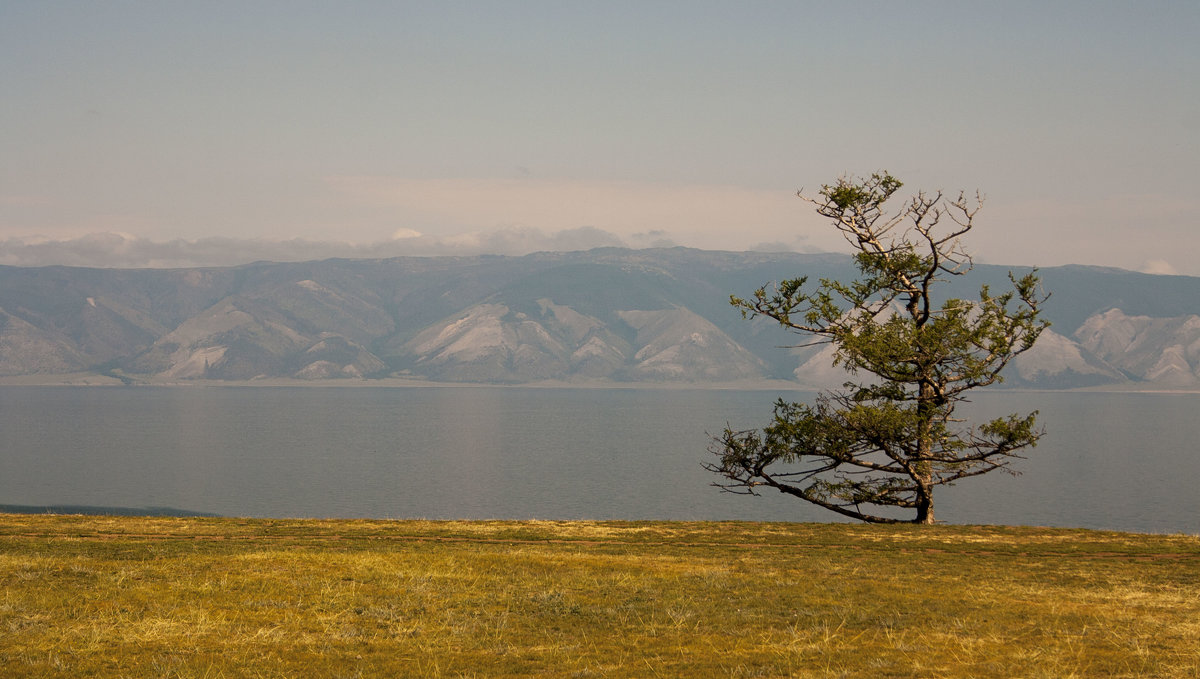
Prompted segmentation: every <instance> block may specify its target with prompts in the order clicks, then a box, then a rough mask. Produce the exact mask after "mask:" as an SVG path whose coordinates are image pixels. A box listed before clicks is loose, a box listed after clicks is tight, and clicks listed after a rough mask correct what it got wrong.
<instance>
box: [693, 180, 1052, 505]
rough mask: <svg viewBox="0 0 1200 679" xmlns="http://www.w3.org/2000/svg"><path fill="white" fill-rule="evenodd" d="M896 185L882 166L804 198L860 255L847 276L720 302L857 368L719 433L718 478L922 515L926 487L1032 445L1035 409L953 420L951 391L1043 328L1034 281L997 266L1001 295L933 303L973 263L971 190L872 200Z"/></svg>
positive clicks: (978, 383)
mask: <svg viewBox="0 0 1200 679" xmlns="http://www.w3.org/2000/svg"><path fill="white" fill-rule="evenodd" d="M900 186H901V183H900V182H899V180H897V179H895V178H894V177H892V176H891V175H889V174H887V173H886V172H884V173H876V174H874V175H871V177H870V178H868V179H865V180H858V179H855V178H853V177H844V178H842V179H839V180H838V182H837V183H836V184H834V185H826V186H823V187H822V189H821V191H820V193H819V198H815V199H812V198H807V197H805V196H803V194H801V197H802V198H804V199H805V200H807V201H808V202H810V203H812V204H813V205H814V206H815V207H816V210H817V212H818V214H821V215H822V216H825V217H828V218H829V219H831V220H832V221H833V224H834V226H835V227H836V228H837V229H838V230H839V231H840V232H841V233H842V235H843V236H844V237H845V238H846V241H847V242H848V243H850V245H851V246H852V247H854V248H855V249H856V250H857V253H856V255H855V262H856V264H857V267H858V271H859V277H858V278H857V279H855V280H853V281H849V282H843V281H836V280H827V279H822V280H821V281H820V282H819V283H818V284H817V285H816V286H811V285H809V281H808V278H807V277H803V276H802V277H799V278H794V279H790V280H784V281H781V282H780V283H778V284H777V285H776V286H774V288H773V289H768V287H767V286H763V287H761V288H759V289H758V290H756V291H755V292H754V295H753V297H751V298H750V299H743V298H740V297H736V296H733V297H731V298H730V301H731V302H732V304H733V305H734V306H736V307H738V308H740V309H741V311H742V314H743V316H745V317H747V318H751V317H754V316H760V315H761V316H766V317H769V318H772V319H775V320H776V321H778V322H779V323H780V324H781V325H782V326H784V327H786V328H789V329H790V330H793V331H795V332H797V333H800V334H802V335H807V336H809V337H812V338H815V342H817V343H831V344H832V345H833V347H834V350H835V352H834V364H835V365H841V366H843V367H845V369H846V370H847V372H848V374H849V375H859V374H863V373H865V374H867V377H866V378H865V379H864V380H863V381H862V382H859V383H853V382H847V383H846V384H845V385H844V387H843V389H842V390H841V391H830V392H825V393H823V394H822V395H821V396H819V397H818V398H817V400H816V403H815V404H814V405H812V406H809V405H805V404H791V403H784V402H782V401H781V402H780V403H778V404H777V405H776V408H775V417H774V421H773V422H772V423H771V424H770V425H769V426H767V427H766V428H764V429H763V430H762V431H761V432H758V431H736V432H735V431H732V430H729V429H726V430H725V432H724V435H723V436H721V437H720V438H718V439H717V440H716V441H715V444H716V445H715V446H714V450H713V452H714V453H716V455H717V456H718V458H719V463H715V464H709V465H707V466H708V468H709V469H710V470H711V471H713V472H715V473H717V474H720V475H721V476H722V477H724V481H722V482H719V483H717V484H716V485H718V486H721V487H722V488H724V489H726V490H729V491H731V492H741V493H749V494H754V493H756V492H757V490H758V489H760V488H761V487H764V486H766V487H772V488H775V489H777V490H779V491H780V492H783V493H787V494H790V495H794V496H796V497H799V498H801V499H804V500H807V501H809V502H812V503H814V504H816V505H819V506H822V507H825V508H827V509H830V510H832V511H835V512H837V513H839V514H843V515H845V516H849V517H852V518H855V519H859V520H863V521H869V522H879V523H895V522H900V521H904V520H907V521H911V522H914V523H932V522H933V517H934V515H933V489H934V488H935V487H936V486H938V485H943V484H948V483H953V482H954V481H957V480H959V479H962V478H966V477H970V476H976V475H979V474H983V473H987V472H990V471H994V470H996V469H1008V467H1009V465H1010V463H1011V461H1012V460H1013V459H1014V458H1017V457H1019V455H1018V454H1017V452H1018V451H1020V450H1022V449H1023V448H1026V447H1030V446H1033V445H1035V444H1036V443H1037V440H1038V438H1039V437H1040V436H1041V432H1040V431H1039V430H1038V429H1037V428H1036V425H1035V416H1036V413H1033V414H1029V415H1027V416H1017V415H1012V416H1009V417H1005V418H1000V419H997V420H993V421H992V422H989V423H987V424H985V425H982V426H979V427H976V428H961V427H960V426H959V421H958V420H956V419H955V418H954V417H953V414H954V409H955V406H956V405H957V404H958V403H960V402H962V401H963V400H964V398H965V397H964V393H966V392H967V391H969V390H971V389H975V388H978V387H984V386H988V385H991V384H995V383H997V382H999V381H1001V379H1002V378H1001V371H1002V370H1003V369H1004V367H1005V366H1007V365H1008V363H1009V362H1010V361H1011V360H1012V359H1013V358H1014V357H1015V356H1017V355H1019V354H1021V353H1022V352H1024V351H1027V350H1029V349H1030V348H1031V347H1032V346H1033V344H1034V342H1035V341H1036V340H1037V338H1038V335H1039V334H1040V333H1041V332H1042V330H1044V329H1045V328H1046V327H1047V326H1048V323H1047V322H1045V321H1044V320H1043V319H1042V318H1041V317H1040V315H1039V314H1040V310H1039V306H1040V304H1041V303H1042V302H1043V301H1045V299H1046V296H1044V295H1041V294H1040V293H1039V289H1038V288H1039V286H1038V278H1037V275H1036V274H1035V273H1031V274H1028V275H1026V276H1024V277H1022V278H1020V279H1017V278H1015V277H1014V276H1012V275H1011V274H1010V275H1009V279H1010V281H1011V282H1012V285H1013V288H1012V290H1010V291H1008V292H1005V293H1004V294H1001V295H993V294H992V293H991V291H990V290H989V289H988V287H987V286H983V287H982V288H981V289H980V291H979V298H978V300H963V299H948V300H945V301H944V302H942V303H941V304H937V303H936V301H935V298H934V294H933V293H934V290H935V287H936V284H937V283H939V282H941V281H944V280H946V279H947V277H949V276H961V275H963V274H965V273H967V272H968V271H969V270H970V269H971V264H972V262H971V258H970V256H969V255H968V254H967V253H966V252H965V251H964V250H963V249H962V248H961V246H960V242H959V239H960V237H961V236H963V235H964V234H966V233H967V232H968V231H970V230H971V228H972V227H973V226H974V219H975V215H976V213H977V212H978V211H979V208H980V207H981V205H982V199H981V198H979V197H978V196H977V197H976V201H974V203H970V202H968V201H967V199H966V197H965V196H964V195H963V194H959V196H958V198H957V199H955V200H949V199H946V198H944V197H943V195H942V194H941V193H936V194H932V195H930V194H926V193H923V192H922V193H918V194H917V195H916V196H915V197H913V198H911V199H910V200H909V201H908V202H907V203H906V204H905V205H904V206H903V207H902V208H901V209H899V210H898V211H897V212H895V213H893V214H889V213H888V212H886V210H885V208H884V203H885V202H886V201H888V200H889V199H890V198H891V197H892V196H893V195H894V194H895V193H896V191H897V190H898V189H899V188H900ZM875 508H894V509H900V510H912V511H913V512H914V516H913V517H912V518H911V519H901V518H898V517H897V516H895V515H894V514H893V513H888V512H887V511H886V510H885V511H884V512H883V513H877V510H876V509H875Z"/></svg>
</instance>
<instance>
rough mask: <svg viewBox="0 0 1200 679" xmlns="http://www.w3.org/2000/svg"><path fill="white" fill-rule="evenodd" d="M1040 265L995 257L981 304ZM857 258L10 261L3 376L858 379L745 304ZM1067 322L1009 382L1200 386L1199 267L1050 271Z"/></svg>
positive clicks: (4, 285)
mask: <svg viewBox="0 0 1200 679" xmlns="http://www.w3.org/2000/svg"><path fill="white" fill-rule="evenodd" d="M1010 269H1011V270H1012V272H1013V273H1014V274H1016V275H1021V274H1023V273H1024V272H1025V271H1028V270H1029V269H1028V267H1001V266H991V265H982V264H981V265H977V266H976V267H975V269H974V271H972V272H971V274H970V275H968V276H965V277H958V278H955V279H952V280H951V281H948V282H947V283H946V284H945V285H944V292H945V294H946V295H948V296H954V297H962V298H972V297H974V296H975V295H976V294H977V293H978V288H979V286H980V285H981V284H988V285H989V286H990V287H991V288H992V290H993V291H997V290H1000V289H1003V288H1004V287H1005V286H1007V285H1008V273H1009V271H1010ZM854 274H855V270H854V267H853V261H852V260H851V259H850V258H849V257H848V256H845V255H835V254H797V253H734V252H711V251H701V250H691V249H685V248H670V249H651V250H628V249H619V248H602V249H597V250H589V251H585V252H569V253H537V254H532V255H527V256H522V257H502V256H476V257H428V258H421V257H412V258H390V259H329V260H323V261H313V262H303V263H271V262H258V263H254V264H248V265H244V266H236V267H224V268H191V269H92V268H77V267H61V266H52V267H35V268H26V267H7V266H5V267H0V376H7V377H9V378H12V377H17V376H35V377H37V376H41V377H44V378H46V381H53V379H52V378H53V377H54V376H62V375H71V376H74V379H76V380H78V378H79V376H80V375H83V376H88V375H91V376H97V377H99V376H107V379H109V380H121V381H123V382H126V383H142V382H147V383H164V382H168V383H171V382H186V381H196V380H255V379H265V378H273V379H278V378H284V379H296V380H309V381H318V380H334V379H341V380H373V379H381V378H403V379H405V380H408V381H415V380H419V381H427V382H478V383H504V384H522V383H539V382H546V381H553V382H555V383H568V384H594V383H647V382H655V383H659V382H674V383H693V384H709V383H711V384H738V383H740V384H748V383H752V382H756V381H758V382H761V381H763V380H789V381H793V382H795V383H797V384H798V385H803V386H828V385H830V384H840V383H841V382H842V381H844V374H843V373H841V371H840V369H834V368H832V367H831V356H830V348H829V347H828V346H824V347H822V346H801V347H796V346H794V345H796V344H798V343H799V344H803V343H804V342H805V340H804V338H803V337H799V336H797V335H794V334H792V333H789V332H786V331H784V330H783V329H782V328H780V327H779V326H778V324H776V323H774V322H773V321H769V319H762V318H758V319H752V320H746V319H743V318H742V316H741V314H740V313H739V312H738V311H737V310H736V309H734V308H732V307H731V306H730V305H729V296H730V295H731V294H736V295H742V296H745V295H748V294H751V293H752V292H753V291H754V290H755V289H756V288H758V287H760V286H762V285H764V284H768V285H769V284H770V283H771V282H774V281H779V280H781V279H785V278H794V277H798V276H808V277H809V278H810V279H811V280H814V281H815V280H817V279H820V278H835V279H842V280H845V279H849V278H852V277H853V276H854ZM1039 275H1040V276H1041V279H1042V284H1043V286H1044V288H1045V289H1046V290H1047V291H1048V292H1050V293H1051V298H1050V300H1049V301H1048V302H1047V304H1046V307H1045V310H1046V316H1047V318H1048V319H1049V320H1050V321H1051V322H1052V324H1053V325H1052V327H1051V329H1050V330H1048V331H1046V332H1045V333H1044V334H1043V336H1042V338H1041V339H1040V340H1039V341H1038V344H1037V346H1036V347H1035V348H1034V349H1033V350H1031V351H1030V352H1028V353H1027V354H1025V355H1023V356H1021V357H1020V358H1019V360H1018V361H1016V362H1015V364H1014V365H1012V366H1010V367H1009V369H1008V371H1007V373H1006V377H1007V379H1006V384H1007V385H1009V386H1021V387H1037V388H1073V387H1099V386H1110V387H1121V388H1137V389H1157V388H1163V389H1195V388H1200V278H1195V277H1188V276H1158V275H1148V274H1139V273H1134V272H1130V271H1123V270H1119V269H1108V268H1100V267H1087V266H1066V267H1054V268H1047V269H1043V270H1041V271H1040V272H1039Z"/></svg>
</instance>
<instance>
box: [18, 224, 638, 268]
mask: <svg viewBox="0 0 1200 679" xmlns="http://www.w3.org/2000/svg"><path fill="white" fill-rule="evenodd" d="M598 247H627V244H626V243H625V241H623V240H621V239H620V238H618V237H617V236H614V235H613V234H611V233H608V232H606V231H603V230H601V229H597V228H595V227H580V228H577V229H565V230H562V231H556V232H552V233H546V232H543V231H541V230H540V229H534V228H528V227H507V228H501V229H495V230H493V231H488V232H476V233H464V234H458V235H455V236H451V237H447V238H436V237H433V236H428V235H425V234H421V233H419V232H416V231H411V230H404V229H402V230H400V231H398V232H397V233H396V234H395V237H394V238H392V239H391V240H387V241H381V242H377V243H347V242H338V241H312V240H302V239H291V240H265V239H239V238H224V237H214V238H201V239H198V240H183V239H176V240H172V241H166V242H159V241H153V240H149V239H145V238H139V237H137V236H132V235H129V234H122V233H93V234H88V235H85V236H81V237H78V238H70V239H58V240H56V239H50V238H46V237H41V236H31V237H20V238H9V239H7V240H0V264H3V265H9V266H51V265H65V266H85V267H99V268H187V267H198V266H236V265H238V264H247V263H249V262H254V261H260V260H263V261H276V262H301V261H311V260H319V259H329V258H332V257H345V258H372V259H373V258H387V257H404V256H436V255H479V254H500V255H524V254H528V253H530V252H538V251H572V250H589V249H592V248H598Z"/></svg>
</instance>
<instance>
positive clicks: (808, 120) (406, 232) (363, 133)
mask: <svg viewBox="0 0 1200 679" xmlns="http://www.w3.org/2000/svg"><path fill="white" fill-rule="evenodd" d="M1197 33H1200V6H1198V5H1196V4H1195V3H1187V2H1151V3H1142V4H1138V5H1136V6H1135V5H1123V4H1096V3H1086V2H1061V3H1053V4H1050V5H1045V4H1041V3H1023V2H1015V3H1004V4H1001V5H995V4H991V3H950V2H925V3H916V4H903V5H901V4H895V3H874V2H864V3H844V4H840V5H837V6H835V7H827V6H818V5H806V4H803V3H771V2H762V3H749V4H746V3H727V4H725V3H717V4H709V5H705V6H703V7H700V6H694V5H693V4H691V3H655V4H649V5H647V4H645V3H623V2H615V3H605V4H603V5H597V6H577V5H562V4H561V3H549V2H546V3H542V2H529V3H519V4H514V5H511V6H510V5H496V4H489V3H476V2H465V3H439V4H436V5H415V4H406V3H398V4H390V3H352V4H347V5H339V6H337V7H332V6H328V7H325V6H321V5H308V4H295V3H281V2H280V3H277V2H261V3H229V4H223V3H203V4H194V5H189V4H182V5H175V4H171V5H153V4H152V5H135V4H123V3H117V4H111V5H50V4H18V3H8V4H5V5H3V6H0V57H2V59H0V86H3V88H4V92H5V98H6V104H7V105H6V106H5V107H4V108H3V109H0V148H3V149H4V152H3V154H0V264H15V265H26V266H36V265H43V264H72V265H82V266H159V265H163V266H183V265H187V262H189V261H190V262H194V263H196V264H197V265H200V264H213V263H230V262H234V263H238V262H241V261H243V260H244V261H252V260H254V259H295V258H301V259H319V258H323V257H326V256H328V257H333V256H372V253H374V252H380V253H382V254H381V256H397V255H404V254H411V255H439V254H476V253H497V254H523V253H525V252H532V251H537V250H573V249H587V248H590V247H598V246H606V245H615V246H624V247H632V248H642V247H653V246H672V245H679V246H686V247H695V248H701V249H709V250H733V251H744V250H761V249H767V250H781V251H787V250H791V251H797V252H822V251H834V252H844V251H846V248H845V247H844V244H843V243H841V241H840V239H839V237H838V235H837V234H836V232H834V230H833V229H832V228H831V227H829V226H828V225H827V224H826V223H825V222H823V221H822V220H821V219H819V218H817V217H816V216H815V215H814V214H813V213H812V210H811V206H809V205H807V204H806V203H804V202H803V201H801V200H799V199H798V198H796V196H795V193H796V191H797V190H799V189H804V190H805V191H806V192H807V193H809V194H812V193H814V192H815V191H816V190H817V189H819V187H820V185H821V184H823V183H829V182H832V181H834V180H835V179H836V178H837V177H838V176H840V175H844V174H847V173H852V174H858V175H865V174H869V173H871V172H874V171H876V170H887V171H889V172H891V173H892V174H894V175H895V176H897V177H899V178H900V179H901V180H902V181H904V182H905V189H904V190H903V191H902V193H904V192H907V191H909V190H912V191H916V190H921V189H924V190H928V191H933V190H939V189H940V190H944V191H945V192H947V193H952V194H955V195H956V194H957V193H958V192H959V191H960V190H962V191H966V192H968V193H969V194H971V193H974V192H975V191H976V190H978V191H980V192H982V193H983V194H984V195H985V196H986V197H987V200H986V203H985V207H984V210H983V211H982V212H981V213H980V216H979V220H978V224H977V229H976V231H975V232H973V233H972V234H971V236H970V238H969V240H968V241H967V247H968V249H969V250H970V251H971V252H972V253H973V254H974V255H975V256H976V259H977V261H979V262H981V263H997V264H1010V265H1034V266H1056V265H1062V264H1090V265H1100V266H1113V267H1120V268H1124V269H1130V270H1136V271H1145V272H1149V273H1162V274H1172V273H1178V274H1185V275H1200V259H1198V258H1197V257H1196V256H1195V253H1197V252H1200V228H1198V227H1200V193H1198V192H1197V191H1196V190H1195V189H1194V184H1193V178H1194V177H1195V176H1197V175H1198V174H1200V47H1198V46H1197V44H1196V41H1195V39H1194V36H1195V35H1196V34H1197ZM360 253H361V254H360Z"/></svg>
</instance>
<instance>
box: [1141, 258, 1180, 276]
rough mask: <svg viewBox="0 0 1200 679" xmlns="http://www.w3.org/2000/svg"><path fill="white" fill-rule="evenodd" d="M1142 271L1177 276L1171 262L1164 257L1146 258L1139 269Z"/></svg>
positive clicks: (1177, 272) (1177, 273)
mask: <svg viewBox="0 0 1200 679" xmlns="http://www.w3.org/2000/svg"><path fill="white" fill-rule="evenodd" d="M1140 271H1141V272H1142V273H1152V274H1158V275H1161V276H1178V275H1179V271H1177V270H1176V269H1175V267H1173V266H1171V263H1170V262H1168V261H1167V260H1165V259H1151V260H1147V261H1146V262H1145V263H1144V264H1142V267H1141V269H1140Z"/></svg>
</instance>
